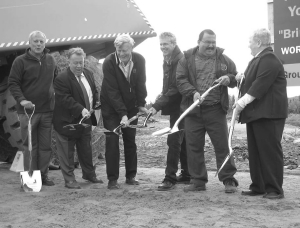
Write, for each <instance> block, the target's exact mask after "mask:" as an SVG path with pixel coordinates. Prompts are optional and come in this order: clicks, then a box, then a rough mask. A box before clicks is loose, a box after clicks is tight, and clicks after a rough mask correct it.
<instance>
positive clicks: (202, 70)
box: [195, 51, 221, 105]
mask: <svg viewBox="0 0 300 228" xmlns="http://www.w3.org/2000/svg"><path fill="white" fill-rule="evenodd" d="M216 58H217V57H216V56H215V55H214V56H212V57H206V56H203V55H201V54H199V51H198V52H197V53H196V55H195V65H196V81H197V91H198V92H199V93H200V94H201V95H202V94H203V93H204V92H205V91H206V90H207V89H208V88H210V87H211V86H212V84H213V82H214V81H215V80H216V79H217V76H216ZM220 96H221V93H220V90H219V89H214V90H213V91H211V92H210V93H209V94H208V95H207V97H206V98H205V100H204V101H203V103H202V105H213V104H216V103H218V102H219V101H220Z"/></svg>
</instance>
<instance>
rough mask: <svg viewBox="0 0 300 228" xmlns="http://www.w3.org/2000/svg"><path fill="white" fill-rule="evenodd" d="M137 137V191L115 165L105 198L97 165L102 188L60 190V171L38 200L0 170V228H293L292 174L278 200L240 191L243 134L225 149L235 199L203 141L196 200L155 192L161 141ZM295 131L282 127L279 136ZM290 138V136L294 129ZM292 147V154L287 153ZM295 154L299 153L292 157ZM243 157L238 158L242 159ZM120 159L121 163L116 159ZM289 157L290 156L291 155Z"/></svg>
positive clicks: (178, 191) (298, 190) (297, 185)
mask: <svg viewBox="0 0 300 228" xmlns="http://www.w3.org/2000/svg"><path fill="white" fill-rule="evenodd" d="M162 122H164V124H165V126H167V121H164V120H161V121H160V123H159V127H158V124H157V123H156V124H153V126H155V128H150V129H140V130H138V132H137V145H138V174H137V178H138V179H139V181H140V183H141V184H140V185H139V186H128V185H125V184H124V181H125V177H124V174H125V172H124V160H123V159H122V160H121V168H120V179H119V183H120V184H121V189H119V190H108V189H107V179H106V172H105V161H104V160H99V163H98V165H97V169H96V173H97V176H98V177H99V178H101V179H102V180H103V181H104V184H91V183H89V182H86V181H84V180H83V179H82V178H81V170H80V169H76V170H75V175H76V178H77V181H78V182H79V183H80V185H81V187H82V189H80V190H70V189H67V188H65V187H64V181H63V178H62V174H61V171H60V170H55V171H53V170H51V171H49V177H50V179H52V180H53V181H54V182H55V183H56V185H55V186H52V187H45V186H43V188H42V190H41V192H39V193H25V192H22V191H20V179H19V174H18V173H14V172H11V171H9V167H10V164H6V163H2V164H0V183H1V184H0V193H1V194H0V227H1V228H4V227H5V228H17V227H22V228H23V227H31V228H40V227H42V228H44V227H45V228H56V227H64V228H71V227H78V228H81V227H84V228H96V227H101V228H102V227H103V228H106V227H110V228H115V227H116V228H117V227H124V228H138V227H144V228H150V227H151V228H152V227H153V228H154V227H159V228H166V227H170V228H181V227H238V228H240V227H260V228H266V227H283V228H288V227H300V169H299V168H294V169H292V170H289V169H287V168H288V167H286V168H285V176H284V186H283V187H284V190H285V198H284V199H281V200H266V199H264V198H262V197H261V196H257V197H245V196H242V195H241V191H242V190H244V189H247V188H248V186H249V184H250V183H251V180H250V176H249V172H247V170H248V165H247V159H246V154H247V152H245V151H244V149H243V148H244V147H246V145H244V144H245V139H246V134H245V127H244V125H239V124H236V127H235V134H234V143H233V146H234V147H235V148H236V149H235V150H236V151H238V153H236V154H235V158H236V164H237V167H238V172H237V174H236V178H237V180H238V181H239V186H238V191H237V192H236V193H234V194H225V193H224V186H223V184H222V183H221V182H219V181H218V179H217V178H216V177H214V175H215V159H214V154H213V152H212V146H211V143H210V141H209V139H207V142H206V146H205V148H206V155H205V156H206V163H207V167H208V169H209V170H210V171H209V182H208V184H207V190H206V191H204V192H195V193H193V192H192V193H191V192H189V193H185V192H184V191H183V188H184V185H177V186H176V188H175V189H174V190H172V191H168V192H159V191H157V186H158V184H160V183H161V181H162V179H163V178H164V168H165V157H166V138H153V137H152V136H149V134H150V133H151V132H153V131H156V130H158V129H160V128H161V124H162ZM295 129H296V128H293V127H292V126H287V127H286V129H285V132H289V133H291V132H294V131H295ZM296 130H297V129H296ZM291 147H292V146H291ZM294 148H295V151H297V147H295V146H294ZM298 151H299V150H298ZM245 153H246V154H245ZM122 157H123V155H122ZM291 157H295V153H293V154H291Z"/></svg>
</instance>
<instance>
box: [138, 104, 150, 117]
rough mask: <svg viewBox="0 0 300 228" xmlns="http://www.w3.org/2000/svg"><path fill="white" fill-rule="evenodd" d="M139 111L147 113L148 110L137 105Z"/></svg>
mask: <svg viewBox="0 0 300 228" xmlns="http://www.w3.org/2000/svg"><path fill="white" fill-rule="evenodd" d="M139 112H140V113H144V114H146V115H148V113H149V110H148V109H146V108H145V107H142V106H140V107H139Z"/></svg>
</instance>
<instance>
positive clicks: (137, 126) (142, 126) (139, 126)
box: [128, 112, 152, 128]
mask: <svg viewBox="0 0 300 228" xmlns="http://www.w3.org/2000/svg"><path fill="white" fill-rule="evenodd" d="M151 116H152V112H150V113H149V114H148V115H147V116H146V118H145V120H144V122H143V124H137V125H129V126H128V127H131V128H146V127H148V126H147V121H148V120H149V119H150V117H151Z"/></svg>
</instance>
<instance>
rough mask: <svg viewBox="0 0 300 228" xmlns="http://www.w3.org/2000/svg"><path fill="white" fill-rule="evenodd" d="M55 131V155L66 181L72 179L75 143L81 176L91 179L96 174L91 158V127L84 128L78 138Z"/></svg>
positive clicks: (73, 178) (73, 177)
mask: <svg viewBox="0 0 300 228" xmlns="http://www.w3.org/2000/svg"><path fill="white" fill-rule="evenodd" d="M54 132H55V139H56V147H57V155H58V158H59V162H60V168H61V172H62V174H63V177H64V179H65V181H66V182H70V181H74V180H75V175H74V169H75V167H74V152H75V145H76V149H77V154H78V160H79V163H80V166H81V169H82V177H83V178H85V179H91V178H93V177H95V176H96V173H95V169H94V166H93V159H92V146H91V127H88V129H86V130H85V132H84V134H83V135H82V136H81V137H80V138H76V139H71V138H68V137H65V136H63V135H61V134H59V133H58V132H57V131H54Z"/></svg>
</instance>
